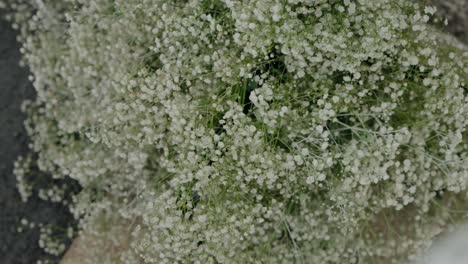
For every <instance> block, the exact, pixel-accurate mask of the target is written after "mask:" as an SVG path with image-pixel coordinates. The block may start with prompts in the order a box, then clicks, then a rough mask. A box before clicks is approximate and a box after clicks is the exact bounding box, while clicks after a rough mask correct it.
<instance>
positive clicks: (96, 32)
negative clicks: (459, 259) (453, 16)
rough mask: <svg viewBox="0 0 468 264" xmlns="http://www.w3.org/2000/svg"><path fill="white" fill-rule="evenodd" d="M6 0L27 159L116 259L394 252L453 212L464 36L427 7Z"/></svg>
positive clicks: (463, 172)
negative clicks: (75, 187)
mask: <svg viewBox="0 0 468 264" xmlns="http://www.w3.org/2000/svg"><path fill="white" fill-rule="evenodd" d="M17 2H19V3H17V4H13V5H12V7H13V8H14V9H15V10H17V12H16V13H15V19H16V21H17V23H18V24H19V25H20V29H21V32H22V35H21V36H22V37H21V41H22V42H23V49H22V51H23V53H24V58H25V61H26V62H27V64H28V65H29V67H30V69H31V71H32V73H33V74H34V78H33V83H34V86H35V88H36V90H37V100H36V102H35V103H34V104H33V105H31V106H30V107H29V110H28V111H29V120H28V124H27V126H28V131H29V134H30V135H31V137H32V139H33V149H34V151H36V152H38V155H39V160H38V166H39V168H40V169H41V170H44V171H49V172H52V174H53V175H54V177H57V178H64V177H71V178H73V179H75V180H77V181H78V182H79V183H80V184H81V186H82V187H83V190H82V191H81V193H80V194H79V195H78V196H76V197H74V199H75V201H74V206H73V212H74V213H75V214H76V216H77V217H79V218H80V219H81V226H82V228H83V229H84V230H85V231H86V232H88V233H92V234H93V235H95V236H102V237H108V238H109V239H110V240H112V241H113V243H116V242H115V241H117V240H118V239H117V238H118V237H121V236H122V233H123V232H124V231H122V230H124V229H127V231H128V232H130V234H131V235H130V237H131V243H130V245H129V246H128V247H127V248H126V249H121V250H120V251H118V252H114V254H116V256H113V257H114V258H120V261H122V262H125V263H294V262H298V263H374V262H383V261H394V262H396V263H401V261H404V260H408V258H410V257H412V256H415V255H416V254H418V253H419V251H420V250H422V249H424V248H427V247H428V246H429V244H430V241H431V240H432V238H433V237H434V236H435V235H437V234H439V233H440V232H441V231H443V230H444V229H445V228H446V227H447V226H448V225H450V224H452V223H453V222H456V221H459V220H460V219H463V218H464V217H466V216H467V211H466V209H467V208H466V199H467V187H468V162H466V158H467V156H468V152H467V149H468V141H467V140H468V133H467V131H466V125H467V123H468V118H467V117H468V97H467V89H468V86H467V85H468V49H467V48H466V47H465V46H463V45H462V44H459V43H457V42H455V41H454V40H453V39H450V38H448V37H446V36H445V35H443V34H441V33H440V32H438V31H437V30H436V29H434V28H432V27H431V26H428V25H427V23H426V22H428V21H429V20H430V19H431V16H432V14H433V13H434V11H435V10H434V9H433V8H431V7H429V8H423V6H422V5H418V3H417V1H409V0H390V1H388V0H316V1H305V0H287V1H286V0H249V1H234V0H167V1H166V0H133V1H128V0H113V1H109V0H95V1H85V0H67V1H46V0H42V1H34V2H33V3H29V1H24V2H23V1H20V0H17ZM20 175H21V174H20ZM51 195H52V196H53V194H51ZM116 222H118V223H120V224H118V225H117V224H113V223H116ZM122 223H124V224H122ZM125 223H126V224H125ZM122 226H124V227H125V228H123V227H122ZM86 232H85V233H86ZM94 249H95V250H96V247H95V248H94ZM90 255H91V254H90ZM91 263H92V261H91ZM94 263H96V262H94Z"/></svg>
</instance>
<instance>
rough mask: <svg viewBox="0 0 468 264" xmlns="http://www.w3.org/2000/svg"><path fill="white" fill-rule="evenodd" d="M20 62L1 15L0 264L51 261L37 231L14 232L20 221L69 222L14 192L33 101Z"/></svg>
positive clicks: (59, 211)
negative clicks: (27, 107) (25, 107)
mask: <svg viewBox="0 0 468 264" xmlns="http://www.w3.org/2000/svg"><path fill="white" fill-rule="evenodd" d="M19 59H20V53H19V44H18V43H17V42H16V33H15V31H13V30H12V29H11V27H10V25H9V24H8V23H7V22H5V21H4V20H3V18H2V16H1V14H0V263H1V264H17V263H18V264H20V263H28V264H29V263H36V261H37V260H38V259H52V260H54V261H57V260H58V258H52V257H51V256H48V255H47V254H45V253H43V251H42V250H41V249H40V248H39V247H38V238H39V232H38V229H37V228H34V229H29V228H26V229H25V231H23V232H22V233H18V232H17V231H16V229H17V227H18V226H20V224H19V222H20V219H22V218H26V219H28V220H32V219H35V220H36V221H37V222H42V223H49V224H52V225H54V226H58V227H60V226H62V227H63V226H65V225H66V224H68V223H69V222H70V221H71V216H70V214H69V213H68V212H67V210H66V209H65V208H64V207H62V206H59V205H57V204H52V203H46V202H44V201H41V200H39V199H37V197H32V198H31V200H30V201H29V202H28V203H23V202H21V200H20V196H19V193H18V191H17V190H16V178H15V176H14V175H13V173H12V170H13V163H14V161H15V160H16V158H17V157H18V156H19V155H24V154H25V153H27V152H28V148H27V136H26V132H25V130H24V128H23V121H24V118H25V116H24V114H22V113H21V111H20V106H21V103H22V102H23V100H25V99H27V98H33V97H34V89H33V87H32V85H31V84H30V82H29V81H28V70H27V69H25V68H21V67H20V66H19V65H18V62H19Z"/></svg>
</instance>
